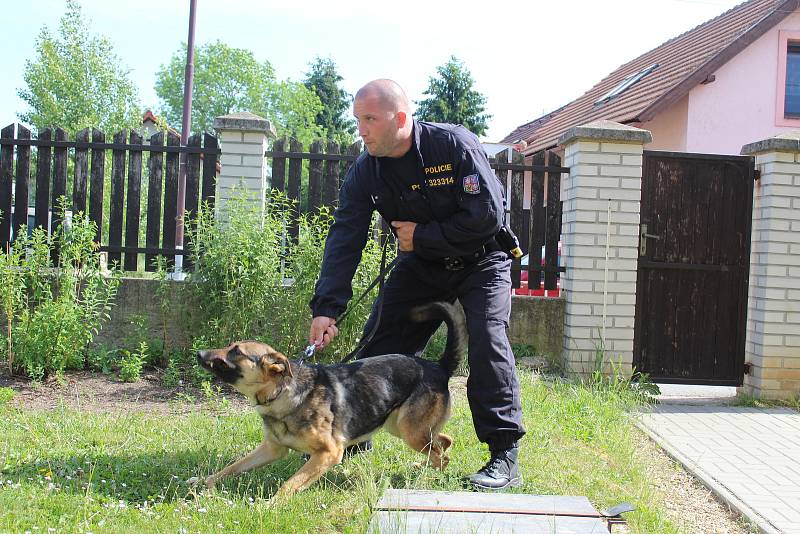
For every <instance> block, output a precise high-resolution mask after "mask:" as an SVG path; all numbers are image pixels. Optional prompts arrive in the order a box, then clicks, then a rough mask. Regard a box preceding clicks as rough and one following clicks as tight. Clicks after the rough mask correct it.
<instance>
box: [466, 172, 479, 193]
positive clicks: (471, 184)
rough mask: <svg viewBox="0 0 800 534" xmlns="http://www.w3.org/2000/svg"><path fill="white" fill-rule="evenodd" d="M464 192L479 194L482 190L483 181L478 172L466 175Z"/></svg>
mask: <svg viewBox="0 0 800 534" xmlns="http://www.w3.org/2000/svg"><path fill="white" fill-rule="evenodd" d="M464 192H465V193H469V194H470V195H477V194H478V193H480V192H481V181H480V178H479V177H478V175H477V174H470V175H469V176H465V177H464Z"/></svg>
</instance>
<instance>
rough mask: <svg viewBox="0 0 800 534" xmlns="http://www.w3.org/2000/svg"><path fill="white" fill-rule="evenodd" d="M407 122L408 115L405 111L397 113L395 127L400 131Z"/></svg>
mask: <svg viewBox="0 0 800 534" xmlns="http://www.w3.org/2000/svg"><path fill="white" fill-rule="evenodd" d="M407 121H408V113H406V112H405V111H398V112H397V127H398V128H401V129H402V128H404V127H405V125H406V122H407Z"/></svg>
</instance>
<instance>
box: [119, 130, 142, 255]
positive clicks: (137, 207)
mask: <svg viewBox="0 0 800 534" xmlns="http://www.w3.org/2000/svg"><path fill="white" fill-rule="evenodd" d="M130 144H132V145H141V144H142V136H141V135H139V134H138V133H136V132H135V131H133V130H131V135H130ZM141 191H142V151H141V150H131V151H130V156H129V160H128V204H127V206H126V211H125V247H130V248H138V247H139V218H140V215H141V212H142V206H141V204H142V193H141ZM123 263H124V266H123V268H124V269H125V270H126V271H136V270H138V268H139V253H138V252H132V251H126V252H125V258H124V261H123Z"/></svg>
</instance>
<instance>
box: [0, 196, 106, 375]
mask: <svg viewBox="0 0 800 534" xmlns="http://www.w3.org/2000/svg"><path fill="white" fill-rule="evenodd" d="M60 209H61V213H62V215H63V213H64V211H65V210H64V208H63V202H62V206H61V208H60ZM62 220H63V216H62ZM95 232H96V226H95V223H93V222H92V221H90V220H89V219H88V217H87V216H86V215H85V214H83V213H77V214H74V216H73V217H72V223H71V225H70V226H69V227H67V226H66V225H64V224H61V225H59V226H58V227H57V228H56V230H55V232H54V235H53V236H48V235H47V234H46V233H45V232H44V230H42V229H41V228H36V229H34V230H33V232H32V235H31V236H30V237H28V236H27V232H25V231H20V232H18V233H17V235H18V238H17V240H16V241H15V242H14V245H13V247H12V249H11V250H9V251H6V253H5V254H4V256H3V260H2V261H1V262H0V287H2V288H3V290H2V293H0V295H2V309H1V310H0V311H1V312H2V315H3V316H5V317H6V318H7V319H8V327H7V329H6V343H4V344H3V347H2V349H0V351H2V352H0V354H2V355H3V356H5V359H6V360H7V361H8V362H9V365H10V367H11V369H12V372H13V371H23V372H24V373H25V374H27V375H28V376H29V377H31V378H33V379H42V378H43V377H44V376H45V375H46V374H48V373H51V372H55V373H62V372H63V371H64V370H66V369H79V368H83V366H84V363H85V360H86V349H87V346H88V344H89V343H90V342H91V340H92V339H93V338H94V336H95V334H96V333H97V331H98V330H99V329H100V327H101V326H102V324H103V322H104V321H106V320H107V319H108V317H109V316H108V312H109V310H110V308H111V300H112V299H113V298H114V296H115V295H116V290H117V286H118V284H119V277H118V274H117V273H112V276H110V277H108V276H104V275H103V274H102V272H101V271H100V258H99V253H98V250H97V245H96V243H95V242H94V236H95ZM54 251H58V253H59V255H58V262H57V263H55V264H54V263H53V261H52V257H53V253H54Z"/></svg>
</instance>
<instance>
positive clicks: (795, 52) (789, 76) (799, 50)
mask: <svg viewBox="0 0 800 534" xmlns="http://www.w3.org/2000/svg"><path fill="white" fill-rule="evenodd" d="M784 95H785V96H784V102H783V116H784V117H787V118H793V119H796V118H800V43H797V42H789V43H788V44H787V46H786V88H785V93H784Z"/></svg>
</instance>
